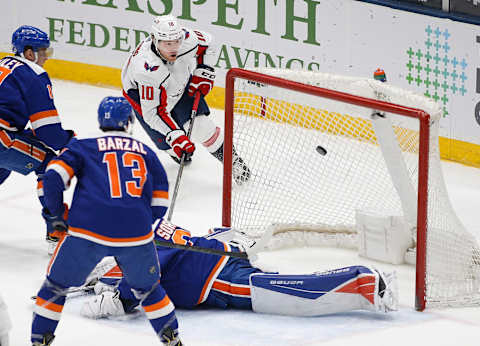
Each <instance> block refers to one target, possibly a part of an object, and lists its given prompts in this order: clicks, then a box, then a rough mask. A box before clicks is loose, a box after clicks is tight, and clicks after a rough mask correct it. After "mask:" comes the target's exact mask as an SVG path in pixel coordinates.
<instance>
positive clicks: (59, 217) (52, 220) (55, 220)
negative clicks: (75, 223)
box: [42, 203, 68, 237]
mask: <svg viewBox="0 0 480 346" xmlns="http://www.w3.org/2000/svg"><path fill="white" fill-rule="evenodd" d="M42 216H43V218H44V219H45V221H46V222H47V224H48V225H49V226H50V227H48V228H49V230H48V231H49V232H48V233H49V235H50V236H53V237H57V235H54V234H55V233H57V232H58V233H59V234H61V233H65V232H67V229H68V225H67V218H68V205H67V204H66V203H64V204H63V208H62V209H61V210H60V212H59V213H57V214H55V215H52V214H51V213H50V211H49V210H48V209H46V208H43V210H42ZM59 234H58V235H59Z"/></svg>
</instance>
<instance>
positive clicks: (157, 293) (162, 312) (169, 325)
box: [135, 285, 181, 345]
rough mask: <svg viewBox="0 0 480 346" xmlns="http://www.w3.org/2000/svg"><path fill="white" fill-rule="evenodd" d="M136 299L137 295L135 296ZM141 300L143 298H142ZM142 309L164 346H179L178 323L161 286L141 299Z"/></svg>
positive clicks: (171, 305) (173, 307)
mask: <svg viewBox="0 0 480 346" xmlns="http://www.w3.org/2000/svg"><path fill="white" fill-rule="evenodd" d="M135 295H136V296H137V298H138V294H135ZM142 298H143V297H142ZM141 300H143V301H142V307H143V310H144V311H145V314H146V315H147V318H148V320H149V321H150V324H151V325H152V327H153V329H154V330H155V332H156V333H157V335H158V336H159V338H160V340H161V341H162V343H164V344H166V345H181V343H180V340H179V339H178V322H177V318H176V316H175V306H174V305H173V303H172V302H171V301H170V298H169V297H168V296H167V294H166V292H165V290H164V289H163V287H162V286H160V285H157V286H156V287H155V288H154V289H153V291H151V292H150V293H147V296H146V297H145V298H144V299H141Z"/></svg>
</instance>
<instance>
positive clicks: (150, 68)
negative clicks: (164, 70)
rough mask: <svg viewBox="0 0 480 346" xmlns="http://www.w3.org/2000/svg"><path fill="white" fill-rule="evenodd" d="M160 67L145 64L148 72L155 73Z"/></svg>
mask: <svg viewBox="0 0 480 346" xmlns="http://www.w3.org/2000/svg"><path fill="white" fill-rule="evenodd" d="M158 67H159V66H157V65H155V66H150V65H148V63H146V62H145V70H147V71H150V72H155V71H156V70H158Z"/></svg>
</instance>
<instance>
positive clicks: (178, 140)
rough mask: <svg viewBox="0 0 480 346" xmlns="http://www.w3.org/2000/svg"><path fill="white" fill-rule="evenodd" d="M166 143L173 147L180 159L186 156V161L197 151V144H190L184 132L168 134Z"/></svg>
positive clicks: (177, 131) (174, 131)
mask: <svg viewBox="0 0 480 346" xmlns="http://www.w3.org/2000/svg"><path fill="white" fill-rule="evenodd" d="M165 141H166V142H167V144H168V145H169V146H171V147H172V150H173V152H174V153H175V155H177V156H178V158H179V159H181V158H182V155H183V154H185V160H188V159H189V158H190V157H191V156H192V155H193V152H194V151H195V144H193V143H192V142H190V140H189V139H188V137H187V136H186V135H185V132H184V131H183V130H173V131H170V132H169V133H167V136H166V138H165Z"/></svg>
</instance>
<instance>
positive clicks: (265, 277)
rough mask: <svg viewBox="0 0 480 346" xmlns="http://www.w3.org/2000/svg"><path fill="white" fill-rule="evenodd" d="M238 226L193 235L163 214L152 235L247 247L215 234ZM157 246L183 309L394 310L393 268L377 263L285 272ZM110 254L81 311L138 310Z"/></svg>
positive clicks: (167, 282) (93, 314) (166, 281)
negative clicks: (382, 269) (108, 267)
mask: <svg viewBox="0 0 480 346" xmlns="http://www.w3.org/2000/svg"><path fill="white" fill-rule="evenodd" d="M235 233H237V232H235V231H233V230H230V229H220V230H219V231H218V230H217V231H216V232H214V233H213V234H211V235H209V236H206V237H191V236H190V233H189V232H188V231H186V230H184V229H182V228H180V227H178V226H175V225H173V224H171V223H168V222H167V221H165V220H164V221H162V222H160V223H159V224H158V225H157V227H156V229H155V236H156V237H157V238H158V237H160V238H161V239H162V240H170V241H172V242H175V241H176V242H181V243H182V244H187V243H188V244H190V245H196V246H201V247H205V248H214V249H222V250H226V251H241V250H243V246H244V245H242V244H241V243H243V244H245V245H246V246H248V243H246V242H245V241H238V239H239V238H238V237H235V238H234V239H233V241H230V242H229V243H226V242H223V241H220V240H218V239H222V240H225V239H228V238H233V237H232V234H233V235H234V234H235ZM227 234H228V235H227ZM237 234H238V233H237ZM243 237H244V236H243ZM243 240H245V239H243ZM157 253H158V257H159V261H160V265H161V279H160V280H161V283H162V286H163V287H164V289H165V291H166V292H167V294H168V296H169V297H170V299H171V301H172V302H173V303H174V304H175V306H176V307H180V308H187V309H191V308H194V307H196V306H198V305H207V306H210V307H216V308H222V309H226V308H235V309H251V310H253V311H255V312H261V313H271V314H282V315H296V316H317V315H323V314H331V313H337V312H344V311H351V310H370V311H378V312H388V311H393V310H396V309H397V302H398V293H397V283H396V276H395V273H383V272H380V271H378V270H376V269H374V268H369V267H364V266H352V267H346V268H339V269H334V270H330V271H326V272H319V273H313V274H306V275H282V274H277V273H265V272H262V271H261V270H260V269H257V268H255V267H253V266H252V265H251V263H250V261H248V260H246V259H241V258H233V257H230V258H229V257H225V256H218V255H212V254H205V253H199V252H193V251H186V250H181V249H172V248H166V247H162V246H157ZM110 261H111V262H112V263H111V268H112V269H111V270H109V271H108V272H107V273H106V274H105V275H104V276H103V277H102V279H101V280H100V281H99V282H98V283H97V285H96V286H95V293H96V296H95V297H92V298H91V299H90V300H88V301H87V302H86V303H85V304H84V305H83V307H82V310H81V311H82V312H81V313H82V315H84V316H86V317H90V318H103V317H109V316H119V315H123V314H128V313H131V312H133V311H134V309H135V307H136V306H138V303H139V302H138V300H137V299H136V298H135V296H134V295H133V293H132V291H131V288H130V287H129V286H128V284H127V283H126V282H125V280H123V279H122V272H121V269H120V267H118V266H117V265H116V263H115V262H114V259H113V258H110ZM103 265H104V266H105V263H103ZM280 302H281V303H280Z"/></svg>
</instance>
